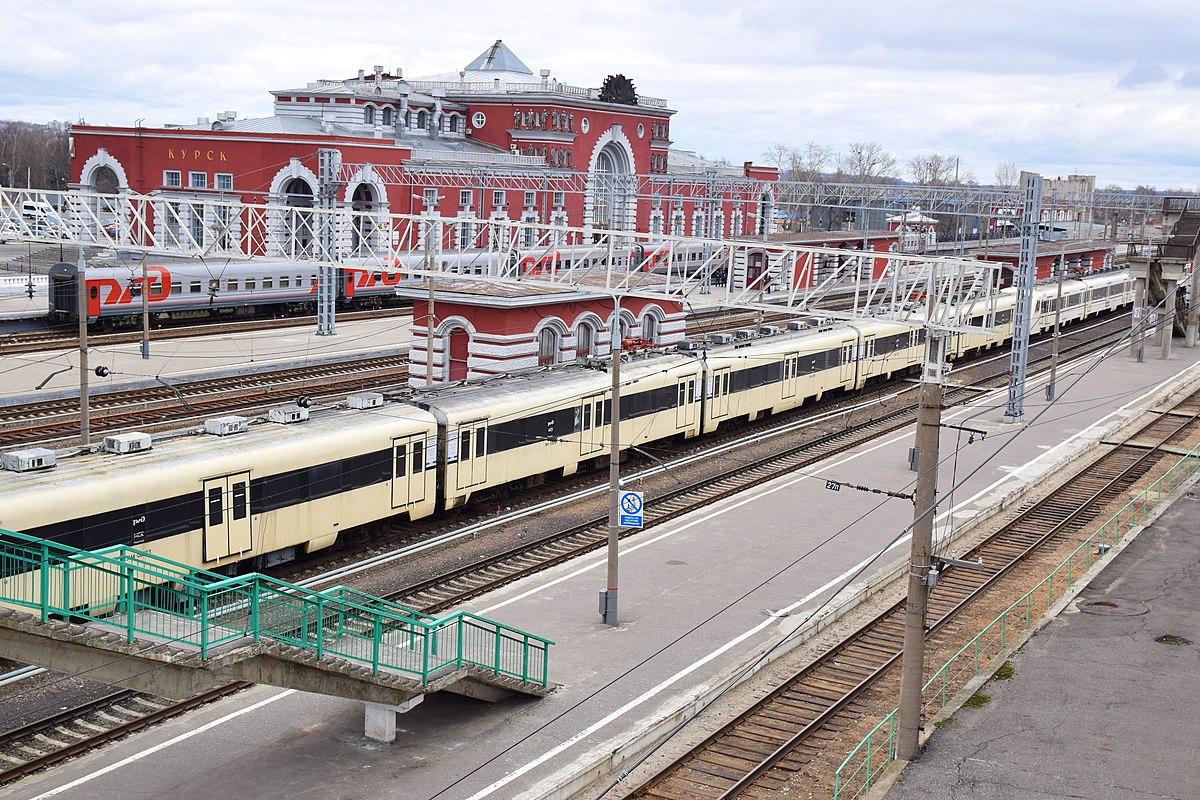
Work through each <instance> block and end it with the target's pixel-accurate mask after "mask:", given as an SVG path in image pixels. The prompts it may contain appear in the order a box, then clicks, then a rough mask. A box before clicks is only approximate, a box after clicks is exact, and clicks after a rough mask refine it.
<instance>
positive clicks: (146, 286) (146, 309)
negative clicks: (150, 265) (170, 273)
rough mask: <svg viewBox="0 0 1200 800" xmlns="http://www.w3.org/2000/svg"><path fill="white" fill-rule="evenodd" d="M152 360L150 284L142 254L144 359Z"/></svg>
mask: <svg viewBox="0 0 1200 800" xmlns="http://www.w3.org/2000/svg"><path fill="white" fill-rule="evenodd" d="M148 358H150V282H149V281H148V280H146V254H145V253H142V359H143V360H145V359H148Z"/></svg>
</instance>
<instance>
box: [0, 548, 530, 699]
mask: <svg viewBox="0 0 1200 800" xmlns="http://www.w3.org/2000/svg"><path fill="white" fill-rule="evenodd" d="M0 603H2V604H4V605H8V606H12V607H16V608H24V609H30V610H32V611H33V612H35V613H38V614H40V616H41V620H42V622H49V621H50V620H52V619H64V620H69V621H72V622H82V623H98V624H100V625H101V626H103V627H107V628H109V629H110V630H114V629H115V630H120V631H122V632H123V633H124V635H125V638H126V641H128V642H130V643H132V642H133V641H134V640H135V639H138V638H139V637H141V638H146V639H149V640H152V641H156V642H160V643H171V644H173V645H175V646H177V647H183V648H185V649H190V650H194V651H195V652H198V653H199V655H200V657H201V659H208V658H209V657H211V656H212V655H215V654H216V653H217V648H220V647H221V646H222V645H228V644H230V643H233V642H240V643H247V642H250V641H253V642H259V641H261V640H263V639H267V640H272V641H275V642H279V643H281V644H285V645H291V646H293V647H298V648H303V649H306V650H310V651H313V652H315V654H316V656H317V658H318V659H321V658H342V659H346V660H349V661H355V662H358V663H361V664H366V665H370V668H371V672H372V674H375V675H379V674H381V673H392V674H400V675H404V676H407V677H412V678H416V679H418V680H420V682H421V683H422V684H425V683H428V682H429V681H430V680H431V679H432V678H435V677H438V676H440V675H442V674H444V673H446V672H450V671H453V670H456V669H461V668H463V667H467V666H473V667H478V668H482V669H484V670H487V671H489V672H492V673H493V674H495V675H497V676H503V677H507V678H514V679H518V680H520V681H521V682H522V683H531V684H537V685H540V686H543V687H545V686H546V685H547V673H548V663H549V650H550V646H551V645H552V644H553V642H551V641H550V640H548V639H544V638H542V637H539V636H534V635H532V634H529V633H526V632H524V631H521V630H518V629H516V628H512V627H509V626H507V625H503V624H501V623H498V622H495V621H493V620H489V619H485V618H483V617H479V616H476V615H474V614H470V613H467V612H456V613H453V614H450V615H447V616H444V617H439V618H434V617H432V616H430V615H428V614H423V613H421V612H419V611H416V610H414V609H411V608H407V607H405V606H401V605H398V604H396V603H391V602H388V601H387V600H383V599H381V598H378V597H372V596H371V595H367V594H363V593H361V592H358V591H355V590H353V589H349V588H346V587H342V586H338V587H334V588H331V589H326V590H323V591H315V590H312V589H305V588H302V587H300V586H296V585H294V584H290V583H286V582H284V581H280V580H276V579H274V578H270V577H268V576H266V575H261V574H258V573H251V574H248V575H241V576H237V577H232V578H230V577H226V576H224V575H220V574H218V573H215V572H209V571H207V570H203V569H197V568H195V567H190V566H188V565H186V564H181V563H179V562H176V561H172V560H170V559H167V558H163V557H162V556H157V555H154V554H153V553H148V552H145V551H143V550H138V549H136V548H133V547H126V546H124V545H116V546H112V547H107V548H104V549H101V550H96V551H88V550H79V549H77V548H73V547H69V546H66V545H62V544H57V543H55V542H50V541H47V540H45V539H38V538H36V537H32V536H27V535H25V534H21V533H16V532H13V531H8V530H3V529H0Z"/></svg>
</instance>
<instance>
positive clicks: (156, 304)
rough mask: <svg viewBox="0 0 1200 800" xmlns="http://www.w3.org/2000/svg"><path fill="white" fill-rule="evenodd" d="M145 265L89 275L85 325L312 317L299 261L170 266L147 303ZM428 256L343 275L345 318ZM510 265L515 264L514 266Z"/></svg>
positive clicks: (688, 259)
mask: <svg viewBox="0 0 1200 800" xmlns="http://www.w3.org/2000/svg"><path fill="white" fill-rule="evenodd" d="M701 256H702V253H701V251H700V250H699V249H698V247H697V246H696V245H691V244H683V245H678V246H676V247H675V248H673V249H672V250H671V251H670V257H671V258H674V259H675V263H677V264H683V263H688V264H694V263H695V262H696V260H697V259H699V258H700V257H701ZM607 257H608V256H607V251H606V250H605V249H604V248H599V247H595V246H591V247H587V246H573V247H560V248H540V249H536V250H527V251H523V252H516V251H513V252H512V253H511V254H505V253H501V252H497V251H494V250H453V251H450V250H448V251H444V252H442V253H439V254H438V255H437V256H436V258H437V259H438V261H439V262H441V264H442V265H443V268H444V269H447V270H449V271H451V272H456V273H459V274H466V275H486V274H494V273H496V272H497V271H499V270H500V269H501V268H502V267H504V268H516V269H517V270H519V272H520V273H521V274H522V275H545V274H550V273H555V272H558V271H565V270H572V269H589V268H592V267H595V266H596V265H599V264H603V263H604V262H605V261H606V259H607ZM139 259H140V256H137V255H134V254H131V255H130V256H129V258H127V259H123V260H120V261H118V260H116V259H113V258H110V259H108V260H109V262H110V263H109V264H107V265H106V264H103V263H99V264H95V265H89V266H88V267H87V268H86V270H85V281H86V306H87V320H88V322H89V323H90V324H92V325H96V326H98V327H102V328H105V329H114V328H122V327H137V326H139V325H141V318H142V306H143V302H144V303H145V305H146V306H147V310H148V312H149V315H150V318H151V319H152V320H154V321H155V322H167V321H172V320H187V319H204V318H211V317H218V318H219V317H247V316H254V315H258V314H300V313H313V311H314V310H315V308H316V303H317V268H316V266H315V265H312V264H305V263H301V262H294V261H270V260H262V261H237V262H228V263H225V262H221V261H214V262H212V263H203V262H200V263H198V262H197V261H196V260H194V259H188V260H186V261H185V260H176V261H171V260H165V261H162V262H161V263H151V264H147V266H146V269H145V271H146V277H145V283H146V293H145V298H143V296H142V293H143V285H142V284H143V278H142V266H141V262H140V260H139ZM423 260H424V256H423V255H422V254H420V253H409V254H405V255H404V256H402V257H400V258H398V259H396V260H395V262H394V263H393V264H392V265H391V267H389V268H388V269H382V268H380V267H377V266H371V267H368V266H366V265H364V264H362V263H354V262H348V263H346V264H344V265H342V266H341V267H340V268H339V272H340V275H339V279H338V285H337V289H336V297H337V302H338V305H339V306H340V307H342V308H377V307H380V306H382V305H384V304H387V303H391V302H401V303H403V302H407V301H402V300H399V299H398V298H397V296H396V288H397V287H398V286H400V285H402V284H404V283H405V282H406V281H411V280H412V277H411V276H410V275H409V274H408V273H407V272H406V267H414V268H415V267H419V266H421V265H422V264H423ZM510 260H511V263H510ZM668 260H669V259H668V250H667V249H665V248H663V247H661V246H655V245H639V246H636V247H632V248H622V252H620V253H618V254H617V256H616V261H617V263H618V264H620V265H621V266H622V267H623V268H624V267H626V266H628V267H630V268H635V269H644V270H647V271H648V270H651V269H661V268H662V265H663V264H665V263H666V262H667V261H668ZM78 272H79V269H78V267H77V266H76V265H74V264H67V263H63V264H56V265H54V266H53V267H51V268H50V272H49V284H50V292H49V308H48V316H49V319H50V321H51V322H77V321H78V320H79V309H78V305H79V300H78V297H79V295H78V284H77V280H78Z"/></svg>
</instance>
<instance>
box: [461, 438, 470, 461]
mask: <svg viewBox="0 0 1200 800" xmlns="http://www.w3.org/2000/svg"><path fill="white" fill-rule="evenodd" d="M470 458H471V432H470V431H460V432H459V434H458V459H459V460H460V461H467V460H468V459H470Z"/></svg>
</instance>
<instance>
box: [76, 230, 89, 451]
mask: <svg viewBox="0 0 1200 800" xmlns="http://www.w3.org/2000/svg"><path fill="white" fill-rule="evenodd" d="M86 270H87V265H86V264H85V263H84V261H83V245H80V246H79V262H78V263H77V264H76V268H75V305H76V308H77V310H78V312H79V443H80V444H82V445H88V444H90V443H91V431H90V421H89V419H88V343H87V325H88V303H87V276H86V275H85V272H86Z"/></svg>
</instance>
